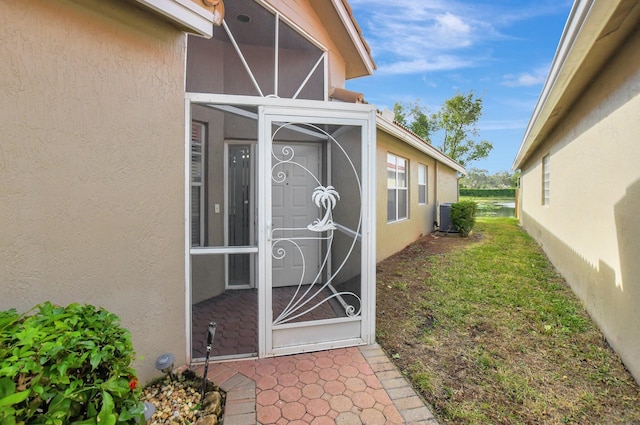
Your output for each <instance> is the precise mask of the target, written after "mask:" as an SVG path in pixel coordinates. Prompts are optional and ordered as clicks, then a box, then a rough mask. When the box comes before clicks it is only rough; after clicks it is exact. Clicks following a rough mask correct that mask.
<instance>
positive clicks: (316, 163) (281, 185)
mask: <svg viewBox="0 0 640 425" xmlns="http://www.w3.org/2000/svg"><path fill="white" fill-rule="evenodd" d="M320 149H321V145H320V144H318V143H274V144H273V147H272V150H273V152H274V155H287V152H289V151H291V152H292V153H294V155H295V158H296V161H295V164H294V163H283V164H280V165H279V167H278V168H279V170H278V172H282V173H284V175H283V178H282V179H275V180H272V184H271V211H272V222H273V224H272V226H273V229H272V234H273V235H279V236H282V235H284V234H285V232H286V234H287V237H292V238H295V239H296V241H297V242H296V250H295V251H293V252H291V253H290V255H285V256H282V257H274V258H273V261H272V263H271V268H272V275H271V276H272V281H271V282H272V286H273V287H282V286H293V285H298V284H303V285H309V284H312V283H313V282H314V281H315V280H316V278H317V276H318V274H319V273H320V247H321V243H320V239H318V238H315V237H310V236H315V235H314V234H313V233H312V232H311V231H310V230H309V229H308V228H307V225H308V224H309V223H311V222H312V221H313V220H315V219H316V218H317V217H318V214H319V211H320V208H319V207H318V206H316V205H315V203H313V202H309V201H310V199H309V195H308V194H310V193H312V192H313V190H314V189H315V188H316V187H318V181H317V180H316V178H317V177H316V176H320V175H321V172H320V153H321V150H320Z"/></svg>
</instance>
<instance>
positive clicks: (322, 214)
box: [258, 107, 375, 355]
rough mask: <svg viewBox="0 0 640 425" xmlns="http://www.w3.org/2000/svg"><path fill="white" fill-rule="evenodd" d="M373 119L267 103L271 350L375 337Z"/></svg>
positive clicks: (264, 172) (266, 270)
mask: <svg viewBox="0 0 640 425" xmlns="http://www.w3.org/2000/svg"><path fill="white" fill-rule="evenodd" d="M371 119H372V114H371V113H370V111H345V110H341V111H340V112H339V113H338V112H336V111H330V110H326V109H311V108H310V109H305V110H301V109H300V108H295V109H294V108H282V107H261V108H260V119H259V122H260V126H259V142H258V145H259V148H260V152H261V154H260V156H261V158H263V159H267V160H265V161H261V167H260V168H261V170H260V171H259V174H260V177H261V178H260V184H261V189H260V191H261V193H262V194H263V195H264V197H263V202H264V204H263V208H264V210H263V211H265V213H266V214H265V215H266V217H265V228H264V231H263V233H262V236H263V238H264V240H263V241H262V243H263V249H262V250H261V252H262V257H261V259H262V261H261V262H262V265H263V268H261V270H262V271H263V273H260V274H261V275H262V276H264V278H265V281H264V283H265V287H264V289H265V290H264V292H263V294H264V297H265V298H264V305H265V313H266V323H265V325H266V326H265V334H266V338H265V351H264V352H263V354H264V355H279V354H288V353H298V352H304V351H314V350H320V349H326V348H332V347H341V346H349V345H357V344H365V343H368V342H370V340H371V339H372V335H371V332H370V330H371V329H372V324H371V321H372V320H373V317H371V312H372V311H373V310H372V306H371V305H370V304H371V302H372V300H373V296H372V291H374V290H375V288H373V287H370V285H369V284H368V282H369V277H370V275H371V274H372V273H370V268H371V265H372V264H373V259H372V258H371V253H372V252H373V249H372V244H374V243H375V240H374V239H369V235H370V233H369V232H367V231H364V230H365V229H367V228H368V227H369V226H370V225H372V224H373V220H371V216H372V211H371V209H372V208H373V205H372V200H373V196H371V195H370V194H369V192H370V191H371V190H373V185H371V184H370V181H371V179H370V177H371V175H372V174H371V172H372V170H371V169H370V167H371V165H370V164H371V163H372V161H371V157H372V156H373V155H374V154H375V151H374V150H372V149H371V144H370V139H371V128H372V126H371ZM372 152H373V153H372Z"/></svg>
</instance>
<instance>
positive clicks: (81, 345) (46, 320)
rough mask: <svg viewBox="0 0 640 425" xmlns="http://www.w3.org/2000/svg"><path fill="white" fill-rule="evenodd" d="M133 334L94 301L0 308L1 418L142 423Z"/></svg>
mask: <svg viewBox="0 0 640 425" xmlns="http://www.w3.org/2000/svg"><path fill="white" fill-rule="evenodd" d="M133 358H134V352H133V346H132V344H131V335H130V333H129V331H128V330H126V329H124V328H122V327H120V320H119V318H118V316H116V315H115V314H113V313H110V312H108V311H106V310H104V309H102V308H96V307H93V306H90V305H80V304H70V305H69V306H67V307H59V306H54V305H52V304H51V303H49V302H47V303H45V304H42V305H39V306H36V307H35V308H34V309H33V310H32V311H31V312H28V313H25V314H22V315H20V314H18V313H16V311H15V310H13V309H12V310H9V311H2V312H0V424H1V425H15V424H18V425H19V424H46V425H62V424H77V425H85V424H94V425H95V424H99V425H114V424H115V423H118V424H135V423H137V422H138V421H139V422H140V423H144V414H143V411H144V405H143V403H142V402H141V401H140V394H141V388H140V386H139V385H138V380H137V378H136V374H135V371H134V370H133V368H132V367H131V361H132V360H133Z"/></svg>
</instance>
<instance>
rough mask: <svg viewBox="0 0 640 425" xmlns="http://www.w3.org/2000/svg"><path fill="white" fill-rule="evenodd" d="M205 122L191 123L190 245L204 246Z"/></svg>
mask: <svg viewBox="0 0 640 425" xmlns="http://www.w3.org/2000/svg"><path fill="white" fill-rule="evenodd" d="M205 136H206V124H204V123H201V122H197V121H193V122H192V123H191V179H190V180H191V246H192V247H194V246H204V149H205Z"/></svg>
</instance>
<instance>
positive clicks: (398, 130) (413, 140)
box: [376, 115, 467, 174]
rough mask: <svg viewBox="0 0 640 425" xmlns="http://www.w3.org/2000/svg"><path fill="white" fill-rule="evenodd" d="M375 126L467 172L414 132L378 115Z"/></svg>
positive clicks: (455, 168)
mask: <svg viewBox="0 0 640 425" xmlns="http://www.w3.org/2000/svg"><path fill="white" fill-rule="evenodd" d="M376 126H377V128H378V129H380V130H382V131H384V132H385V133H387V134H389V135H390V136H393V137H395V138H396V139H399V140H401V141H403V142H404V143H406V144H407V145H409V146H411V147H413V148H415V149H417V150H419V151H420V152H423V153H425V154H427V155H428V156H430V157H431V158H433V159H435V160H436V161H438V162H440V163H441V164H444V165H446V166H448V167H450V168H453V169H454V170H456V171H458V172H460V173H462V174H467V170H466V169H465V168H464V167H463V166H462V165H460V164H458V163H457V162H456V161H454V160H453V159H451V158H449V157H448V156H447V155H445V154H444V153H442V152H440V151H439V150H438V149H436V148H435V147H433V146H432V145H430V144H428V143H426V142H425V141H423V140H422V139H421V138H419V137H417V136H416V135H414V134H411V133H409V132H408V131H406V130H404V129H403V128H402V127H400V126H398V125H396V124H394V123H392V122H389V121H387V120H386V119H384V118H383V117H381V116H380V115H377V116H376Z"/></svg>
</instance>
